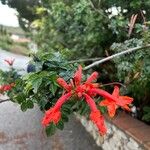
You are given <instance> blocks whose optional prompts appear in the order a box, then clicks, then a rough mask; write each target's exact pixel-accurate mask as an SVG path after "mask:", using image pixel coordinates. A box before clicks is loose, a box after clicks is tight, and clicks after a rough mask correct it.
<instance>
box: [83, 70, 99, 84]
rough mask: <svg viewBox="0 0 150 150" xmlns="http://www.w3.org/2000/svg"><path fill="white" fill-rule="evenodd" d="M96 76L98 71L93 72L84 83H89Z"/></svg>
mask: <svg viewBox="0 0 150 150" xmlns="http://www.w3.org/2000/svg"><path fill="white" fill-rule="evenodd" d="M97 78H98V72H96V71H95V72H93V73H92V74H91V75H90V76H89V77H88V78H87V80H86V82H85V83H91V82H93V81H94V80H96V79H97Z"/></svg>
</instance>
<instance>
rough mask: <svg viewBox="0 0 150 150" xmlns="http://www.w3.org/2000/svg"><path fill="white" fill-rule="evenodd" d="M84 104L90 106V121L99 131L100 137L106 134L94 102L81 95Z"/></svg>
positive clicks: (102, 118)
mask: <svg viewBox="0 0 150 150" xmlns="http://www.w3.org/2000/svg"><path fill="white" fill-rule="evenodd" d="M83 95H84V97H85V99H86V102H87V103H88V105H89V106H90V109H91V114H90V119H91V121H92V122H93V123H95V125H96V126H97V128H98V129H99V132H100V134H101V135H104V134H106V131H107V130H106V127H105V124H104V117H103V116H102V115H101V113H100V111H99V110H98V109H97V107H96V104H95V102H94V100H93V99H92V98H91V97H90V96H89V95H87V94H85V93H84V94H83Z"/></svg>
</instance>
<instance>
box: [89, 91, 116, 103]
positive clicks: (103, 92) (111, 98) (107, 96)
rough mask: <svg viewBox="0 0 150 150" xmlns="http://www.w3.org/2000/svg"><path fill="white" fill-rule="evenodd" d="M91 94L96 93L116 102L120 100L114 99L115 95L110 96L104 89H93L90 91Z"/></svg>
mask: <svg viewBox="0 0 150 150" xmlns="http://www.w3.org/2000/svg"><path fill="white" fill-rule="evenodd" d="M89 92H92V93H96V94H98V95H100V96H103V97H104V98H106V99H108V100H110V101H114V102H116V101H117V100H118V99H117V98H116V97H114V96H113V95H111V94H109V93H108V92H106V91H104V90H102V89H97V88H93V89H91V90H89Z"/></svg>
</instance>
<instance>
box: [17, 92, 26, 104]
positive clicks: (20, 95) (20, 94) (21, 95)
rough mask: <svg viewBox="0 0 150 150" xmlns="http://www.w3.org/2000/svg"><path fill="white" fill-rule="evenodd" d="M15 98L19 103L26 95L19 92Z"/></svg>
mask: <svg viewBox="0 0 150 150" xmlns="http://www.w3.org/2000/svg"><path fill="white" fill-rule="evenodd" d="M15 100H16V101H17V102H18V103H19V104H21V103H22V102H23V101H25V100H26V96H25V94H24V93H19V94H18V95H16V96H15Z"/></svg>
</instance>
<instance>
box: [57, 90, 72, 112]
mask: <svg viewBox="0 0 150 150" xmlns="http://www.w3.org/2000/svg"><path fill="white" fill-rule="evenodd" d="M71 95H72V94H71V92H69V93H67V94H64V95H62V96H61V97H60V98H59V99H58V100H57V102H56V104H55V106H54V107H55V109H56V110H60V109H61V106H62V105H63V104H64V103H65V102H66V101H67V100H68V99H69V98H70V97H71Z"/></svg>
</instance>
